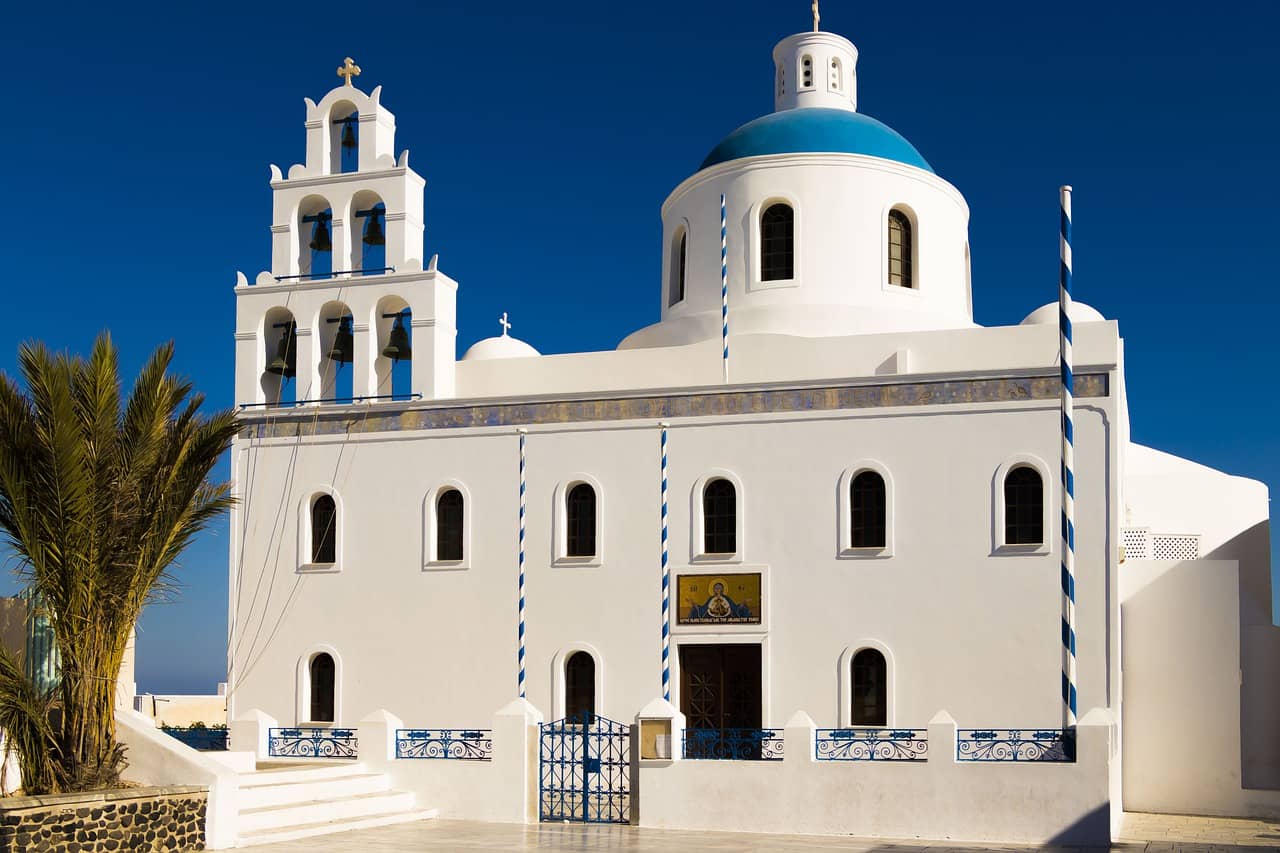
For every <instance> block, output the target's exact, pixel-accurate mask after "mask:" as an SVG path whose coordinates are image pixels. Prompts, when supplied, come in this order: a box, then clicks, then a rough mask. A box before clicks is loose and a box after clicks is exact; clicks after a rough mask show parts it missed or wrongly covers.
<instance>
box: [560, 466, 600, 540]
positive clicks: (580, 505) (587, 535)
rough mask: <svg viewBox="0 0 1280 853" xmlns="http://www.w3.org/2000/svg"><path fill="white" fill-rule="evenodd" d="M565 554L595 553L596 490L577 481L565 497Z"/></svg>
mask: <svg viewBox="0 0 1280 853" xmlns="http://www.w3.org/2000/svg"><path fill="white" fill-rule="evenodd" d="M565 554H566V555H567V556H570V557H594V556H595V555H596V490H595V489H593V488H591V486H590V485H588V484H587V483H579V484H578V485H576V486H574V487H573V488H572V489H570V490H569V494H568V495H567V496H566V497H565Z"/></svg>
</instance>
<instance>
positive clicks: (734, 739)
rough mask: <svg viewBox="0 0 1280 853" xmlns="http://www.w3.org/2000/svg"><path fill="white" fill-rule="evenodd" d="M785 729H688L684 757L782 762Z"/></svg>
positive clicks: (685, 734)
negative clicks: (783, 732) (783, 731)
mask: <svg viewBox="0 0 1280 853" xmlns="http://www.w3.org/2000/svg"><path fill="white" fill-rule="evenodd" d="M782 756H783V739H782V730H781V729H685V731H684V757H685V758H696V759H709V760H712V761H781V760H782Z"/></svg>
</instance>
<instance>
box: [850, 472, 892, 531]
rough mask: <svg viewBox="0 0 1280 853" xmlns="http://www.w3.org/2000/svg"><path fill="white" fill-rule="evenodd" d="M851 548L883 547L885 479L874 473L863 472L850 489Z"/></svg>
mask: <svg viewBox="0 0 1280 853" xmlns="http://www.w3.org/2000/svg"><path fill="white" fill-rule="evenodd" d="M849 510H850V514H849V521H850V525H849V526H850V529H851V531H852V541H851V542H850V545H851V546H852V547H854V548H883V547H884V546H885V515H886V513H885V488H884V477H881V476H880V475H879V474H878V473H876V472H875V471H863V472H862V473H860V474H858V476H856V477H854V478H853V482H852V483H851V484H850V485H849Z"/></svg>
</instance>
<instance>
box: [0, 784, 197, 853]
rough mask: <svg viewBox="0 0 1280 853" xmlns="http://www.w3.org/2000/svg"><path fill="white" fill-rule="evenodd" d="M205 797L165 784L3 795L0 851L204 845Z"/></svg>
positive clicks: (77, 852)
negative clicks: (160, 786)
mask: <svg viewBox="0 0 1280 853" xmlns="http://www.w3.org/2000/svg"><path fill="white" fill-rule="evenodd" d="M207 799H208V791H207V789H205V788H197V787H162V788H131V789H127V790H121V791H100V792H96V793H92V794H59V795H56V796H44V797H13V798H11V799H7V800H0V853H19V851H22V853H37V851H38V853H44V851H50V853H87V852H88V851H95V853H96V851H132V850H145V851H156V850H203V849H204V813H205V804H206V801H207Z"/></svg>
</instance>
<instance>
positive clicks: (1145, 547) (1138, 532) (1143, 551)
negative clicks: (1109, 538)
mask: <svg viewBox="0 0 1280 853" xmlns="http://www.w3.org/2000/svg"><path fill="white" fill-rule="evenodd" d="M1120 541H1121V543H1122V544H1123V546H1124V558H1125V559H1126V560H1150V559H1151V528H1150V527H1126V528H1124V529H1123V530H1122V531H1120Z"/></svg>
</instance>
